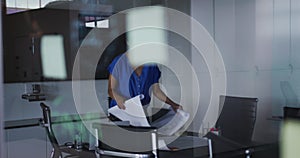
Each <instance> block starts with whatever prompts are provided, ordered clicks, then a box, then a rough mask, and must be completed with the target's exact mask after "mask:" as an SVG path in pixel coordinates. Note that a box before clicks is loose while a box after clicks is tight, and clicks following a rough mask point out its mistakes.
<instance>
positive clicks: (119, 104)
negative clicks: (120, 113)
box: [116, 97, 126, 110]
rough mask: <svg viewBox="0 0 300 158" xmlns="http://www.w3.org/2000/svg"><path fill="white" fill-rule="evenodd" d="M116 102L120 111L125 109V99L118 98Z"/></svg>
mask: <svg viewBox="0 0 300 158" xmlns="http://www.w3.org/2000/svg"><path fill="white" fill-rule="evenodd" d="M116 101H117V104H118V107H119V108H120V109H122V110H125V109H126V107H125V105H124V103H125V99H124V98H123V97H120V98H118V100H116Z"/></svg>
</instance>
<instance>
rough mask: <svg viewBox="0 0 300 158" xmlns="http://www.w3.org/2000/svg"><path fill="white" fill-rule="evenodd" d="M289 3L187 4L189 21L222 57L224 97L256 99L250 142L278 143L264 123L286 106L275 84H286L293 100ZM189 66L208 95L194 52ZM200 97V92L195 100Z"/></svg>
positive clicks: (295, 63)
mask: <svg viewBox="0 0 300 158" xmlns="http://www.w3.org/2000/svg"><path fill="white" fill-rule="evenodd" d="M291 3H292V4H291V5H290V1H289V0H275V1H273V0H226V1H224V0H215V1H209V0H201V1H197V0H194V1H192V4H191V15H192V17H194V18H195V19H196V20H198V21H199V22H200V23H201V24H202V25H203V26H204V27H205V28H206V29H207V30H208V32H209V33H210V34H211V36H212V37H214V39H215V41H216V43H217V46H218V48H219V49H220V52H221V54H222V57H223V60H224V63H225V67H226V74H227V95H237V96H248V97H257V98H258V99H259V102H258V111H257V122H256V128H255V133H254V139H256V140H264V141H272V140H275V139H277V138H278V134H279V128H280V122H278V121H272V120H270V119H269V118H271V116H272V115H282V107H283V106H284V105H285V103H286V101H285V97H284V95H283V93H282V91H281V87H280V82H281V81H288V82H289V83H290V85H291V87H292V89H293V90H294V92H295V96H296V99H299V98H298V96H299V95H300V88H299V87H300V86H299V82H298V81H299V60H300V59H299V49H300V48H299V44H298V43H299V39H300V38H299V33H300V30H299V28H300V27H299V25H300V20H299V15H300V14H299V9H300V2H298V1H297V0H292V1H291ZM290 7H291V8H290ZM192 29H195V28H192ZM193 31H195V30H192V35H193ZM192 64H193V66H194V68H195V69H196V72H197V74H198V77H199V78H200V82H199V83H200V85H201V90H202V92H207V93H210V88H211V87H210V86H208V84H210V76H209V75H208V74H207V73H205V71H207V66H206V64H205V63H204V62H203V59H202V57H201V56H200V55H198V52H197V51H196V50H195V49H192ZM204 95H205V94H203V93H201V98H202V96H204ZM208 96H209V95H208ZM208 96H205V97H204V98H203V99H201V101H200V109H201V107H203V106H204V107H205V105H206V104H207V100H208ZM200 109H199V110H198V114H197V116H198V117H197V118H198V119H199V118H200V119H199V120H194V126H193V128H194V129H193V130H195V131H197V130H198V131H200V132H201V131H202V129H200V125H201V123H202V122H201V121H202V119H201V118H203V117H204V116H203V111H201V110H200ZM204 110H205V109H204ZM216 115H217V113H216ZM211 121H212V120H211ZM208 125H210V126H212V125H213V124H212V123H210V122H209V121H208V122H204V128H206V127H207V126H208Z"/></svg>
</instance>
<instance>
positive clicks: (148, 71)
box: [108, 54, 161, 107]
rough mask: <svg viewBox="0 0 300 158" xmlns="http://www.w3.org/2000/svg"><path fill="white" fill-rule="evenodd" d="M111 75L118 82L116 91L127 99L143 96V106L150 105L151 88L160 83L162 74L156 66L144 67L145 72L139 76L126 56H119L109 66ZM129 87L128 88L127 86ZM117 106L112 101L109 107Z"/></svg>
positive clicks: (147, 65)
mask: <svg viewBox="0 0 300 158" xmlns="http://www.w3.org/2000/svg"><path fill="white" fill-rule="evenodd" d="M108 71H109V73H110V74H111V75H112V76H113V77H114V78H115V79H116V80H117V87H116V91H117V92H118V93H119V94H120V95H122V96H124V97H125V98H128V99H129V98H132V97H135V96H137V95H143V96H144V97H142V98H141V103H142V105H147V104H149V103H150V100H151V97H150V93H151V92H150V87H151V86H152V85H153V84H154V83H158V81H159V78H160V76H161V72H160V70H159V68H158V67H157V65H156V64H146V65H143V70H142V73H141V75H140V76H138V75H137V74H136V73H135V72H134V69H133V68H132V66H131V65H130V63H129V61H128V58H127V56H126V55H125V54H123V55H119V56H117V57H116V58H115V59H114V60H113V61H112V63H111V64H110V65H109V66H108ZM126 85H127V86H126ZM115 105H117V102H116V101H115V100H114V99H112V101H111V103H110V105H109V107H113V106H115Z"/></svg>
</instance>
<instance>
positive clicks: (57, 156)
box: [40, 103, 95, 158]
mask: <svg viewBox="0 0 300 158" xmlns="http://www.w3.org/2000/svg"><path fill="white" fill-rule="evenodd" d="M40 106H41V108H42V111H43V118H42V119H41V120H40V125H41V126H42V127H44V128H45V129H46V133H47V136H48V138H49V140H50V142H51V145H52V147H53V150H52V152H51V158H63V154H62V153H65V154H67V155H66V156H64V158H70V157H95V155H94V154H93V153H91V152H87V151H84V150H82V151H80V150H76V149H75V148H72V147H69V146H66V145H59V143H58V141H57V139H56V137H55V134H54V132H53V129H52V121H51V111H50V107H49V106H47V105H46V104H44V103H41V104H40Z"/></svg>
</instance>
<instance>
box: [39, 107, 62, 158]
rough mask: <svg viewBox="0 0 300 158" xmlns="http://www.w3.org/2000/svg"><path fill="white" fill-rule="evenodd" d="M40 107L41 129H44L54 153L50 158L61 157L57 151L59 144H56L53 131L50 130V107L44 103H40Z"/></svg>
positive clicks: (58, 150)
mask: <svg viewBox="0 0 300 158" xmlns="http://www.w3.org/2000/svg"><path fill="white" fill-rule="evenodd" d="M40 106H41V108H42V111H43V121H42V125H43V127H45V129H46V132H47V136H48V138H49V140H50V142H51V145H52V147H53V148H54V153H53V156H52V157H54V158H58V157H61V151H60V149H59V144H58V141H57V139H56V137H55V135H54V132H53V129H52V122H51V111H50V107H49V106H47V105H46V104H44V103H41V104H40Z"/></svg>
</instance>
